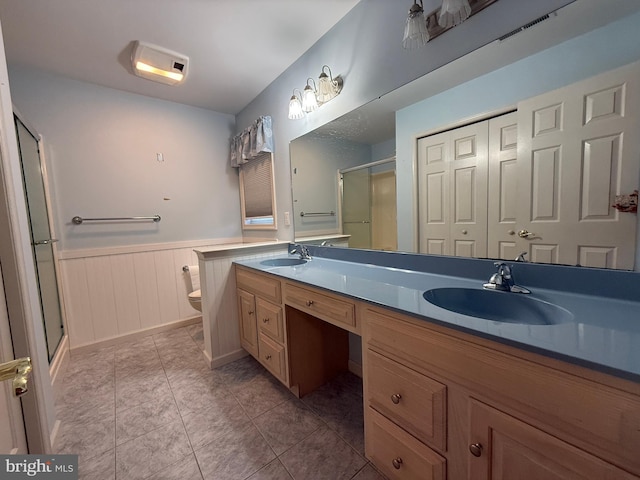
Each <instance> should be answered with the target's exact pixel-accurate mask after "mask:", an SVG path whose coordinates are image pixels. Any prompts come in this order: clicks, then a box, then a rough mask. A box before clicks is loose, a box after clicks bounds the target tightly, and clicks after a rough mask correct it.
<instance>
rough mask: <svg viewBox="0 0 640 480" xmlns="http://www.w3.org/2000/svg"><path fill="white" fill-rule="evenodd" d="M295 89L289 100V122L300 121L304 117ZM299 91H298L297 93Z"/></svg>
mask: <svg viewBox="0 0 640 480" xmlns="http://www.w3.org/2000/svg"><path fill="white" fill-rule="evenodd" d="M296 90H298V89H297V88H294V89H293V95H291V100H289V118H290V119H291V120H300V119H301V118H303V117H304V110H302V101H301V100H300V95H299V94H298V95H296ZM299 92H300V90H298V93H299Z"/></svg>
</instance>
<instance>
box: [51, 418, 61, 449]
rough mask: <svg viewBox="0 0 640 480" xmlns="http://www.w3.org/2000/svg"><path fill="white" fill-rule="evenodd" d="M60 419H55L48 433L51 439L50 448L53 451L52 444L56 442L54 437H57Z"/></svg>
mask: <svg viewBox="0 0 640 480" xmlns="http://www.w3.org/2000/svg"><path fill="white" fill-rule="evenodd" d="M60 425H61V422H60V420H56V421H55V422H54V424H53V429H52V430H51V434H50V435H49V440H50V441H51V450H52V451H53V446H54V445H55V443H56V438H58V432H59V431H60Z"/></svg>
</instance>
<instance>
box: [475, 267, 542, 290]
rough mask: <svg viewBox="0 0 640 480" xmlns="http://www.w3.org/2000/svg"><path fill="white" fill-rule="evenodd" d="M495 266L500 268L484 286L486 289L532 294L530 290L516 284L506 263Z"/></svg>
mask: <svg viewBox="0 0 640 480" xmlns="http://www.w3.org/2000/svg"><path fill="white" fill-rule="evenodd" d="M494 265H495V266H496V267H498V271H497V272H496V273H494V274H493V275H491V278H490V279H489V282H488V283H485V284H484V285H483V287H484V288H486V289H488V290H500V291H502V292H513V293H531V291H530V290H528V289H526V288H524V287H521V286H520V285H516V284H515V282H514V280H513V274H512V273H511V267H510V266H509V265H507V264H506V263H504V262H495V263H494Z"/></svg>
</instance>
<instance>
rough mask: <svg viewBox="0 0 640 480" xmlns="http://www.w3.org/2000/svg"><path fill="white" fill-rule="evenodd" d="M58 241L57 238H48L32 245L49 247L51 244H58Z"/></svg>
mask: <svg viewBox="0 0 640 480" xmlns="http://www.w3.org/2000/svg"><path fill="white" fill-rule="evenodd" d="M57 241H58V239H57V238H47V239H46V240H38V241H36V242H33V243H32V244H31V245H49V244H50V243H56V242H57Z"/></svg>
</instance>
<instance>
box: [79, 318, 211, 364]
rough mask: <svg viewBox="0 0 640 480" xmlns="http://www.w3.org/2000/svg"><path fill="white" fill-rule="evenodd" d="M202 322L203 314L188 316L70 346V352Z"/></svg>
mask: <svg viewBox="0 0 640 480" xmlns="http://www.w3.org/2000/svg"><path fill="white" fill-rule="evenodd" d="M199 322H202V317H201V316H199V315H198V316H196V317H191V318H186V319H182V320H177V321H175V322H171V323H165V324H164V325H159V326H157V327H150V328H146V329H144V330H137V331H135V332H131V333H125V334H124V335H118V336H117V337H111V338H107V339H105V340H100V341H98V342H93V343H87V344H84V345H80V346H78V347H72V348H70V352H71V354H72V355H73V354H74V353H75V354H78V353H86V352H91V351H93V350H98V349H100V348H104V347H110V346H112V345H120V344H122V343H127V342H130V341H132V340H136V339H138V338H142V337H147V336H149V335H154V334H156V333H161V332H166V331H168V330H174V329H176V328H180V327H186V326H187V325H193V324H196V323H199Z"/></svg>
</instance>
